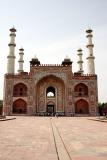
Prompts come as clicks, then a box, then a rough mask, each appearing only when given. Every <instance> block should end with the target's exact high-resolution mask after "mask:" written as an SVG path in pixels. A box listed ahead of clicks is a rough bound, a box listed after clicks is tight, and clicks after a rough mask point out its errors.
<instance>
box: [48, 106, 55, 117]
mask: <svg viewBox="0 0 107 160" xmlns="http://www.w3.org/2000/svg"><path fill="white" fill-rule="evenodd" d="M54 113H55V108H54V105H53V104H48V105H47V114H48V115H54Z"/></svg>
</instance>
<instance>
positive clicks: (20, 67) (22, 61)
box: [18, 48, 24, 73]
mask: <svg viewBox="0 0 107 160" xmlns="http://www.w3.org/2000/svg"><path fill="white" fill-rule="evenodd" d="M23 55H24V49H23V48H20V49H19V56H20V57H19V61H18V62H19V69H18V72H19V73H21V72H23V63H24V60H23Z"/></svg>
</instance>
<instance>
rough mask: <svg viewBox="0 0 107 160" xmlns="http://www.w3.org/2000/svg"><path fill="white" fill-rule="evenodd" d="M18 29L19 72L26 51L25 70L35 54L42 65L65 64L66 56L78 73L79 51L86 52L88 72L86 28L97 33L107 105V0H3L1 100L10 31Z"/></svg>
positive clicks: (100, 79) (103, 96)
mask: <svg viewBox="0 0 107 160" xmlns="http://www.w3.org/2000/svg"><path fill="white" fill-rule="evenodd" d="M13 26H14V27H15V28H16V29H17V32H16V48H15V56H16V60H15V63H16V64H15V71H16V73H17V70H18V59H19V49H20V48H21V47H23V48H24V71H28V72H29V68H30V65H29V61H30V60H31V58H33V57H34V56H35V55H36V56H37V57H38V59H39V60H40V62H41V63H42V64H61V62H62V61H63V59H64V58H65V57H66V55H68V56H69V58H70V59H71V60H72V61H73V72H76V71H78V65H77V60H78V57H77V50H78V48H82V50H83V61H84V64H83V69H84V73H87V60H86V58H87V56H88V50H87V48H86V45H87V38H86V32H85V31H86V29H87V28H89V27H91V28H92V30H93V44H94V56H95V72H96V74H97V75H98V97H99V102H107V71H106V68H107V59H106V58H107V0H8V1H7V0H0V99H3V83H4V74H5V73H6V72H7V55H8V54H9V48H8V43H9V41H10V37H9V34H10V32H9V29H10V28H12V27H13Z"/></svg>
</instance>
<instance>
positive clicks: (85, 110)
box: [75, 99, 89, 114]
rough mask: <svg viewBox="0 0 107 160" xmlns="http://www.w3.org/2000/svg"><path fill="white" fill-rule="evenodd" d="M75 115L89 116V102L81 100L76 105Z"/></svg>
mask: <svg viewBox="0 0 107 160" xmlns="http://www.w3.org/2000/svg"><path fill="white" fill-rule="evenodd" d="M75 113H76V114H89V105H88V102H87V101H85V100H83V99H80V100H78V101H77V102H76V103H75Z"/></svg>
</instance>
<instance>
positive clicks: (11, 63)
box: [7, 27, 16, 74]
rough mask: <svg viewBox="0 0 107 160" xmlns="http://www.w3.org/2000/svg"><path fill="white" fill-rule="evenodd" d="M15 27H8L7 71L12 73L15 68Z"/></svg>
mask: <svg viewBox="0 0 107 160" xmlns="http://www.w3.org/2000/svg"><path fill="white" fill-rule="evenodd" d="M15 32H16V29H15V28H14V27H13V28H11V29H10V43H9V44H8V46H9V55H8V56H7V73H8V74H14V70H15V46H16V44H15V37H16V34H15Z"/></svg>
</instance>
